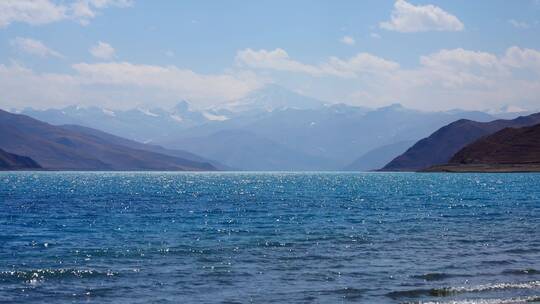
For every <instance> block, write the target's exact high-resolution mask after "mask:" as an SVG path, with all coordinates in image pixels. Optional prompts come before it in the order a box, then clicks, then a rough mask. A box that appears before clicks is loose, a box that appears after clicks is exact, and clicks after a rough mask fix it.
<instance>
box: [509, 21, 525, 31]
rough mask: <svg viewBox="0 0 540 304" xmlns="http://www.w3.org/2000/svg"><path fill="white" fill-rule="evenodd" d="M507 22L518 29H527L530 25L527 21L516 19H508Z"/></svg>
mask: <svg viewBox="0 0 540 304" xmlns="http://www.w3.org/2000/svg"><path fill="white" fill-rule="evenodd" d="M508 23H510V24H511V25H512V26H513V27H515V28H518V29H522V30H523V29H528V28H529V27H530V26H529V24H528V23H527V22H524V21H517V20H514V19H510V20H508Z"/></svg>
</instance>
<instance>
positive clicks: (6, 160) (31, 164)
mask: <svg viewBox="0 0 540 304" xmlns="http://www.w3.org/2000/svg"><path fill="white" fill-rule="evenodd" d="M40 168H41V166H40V165H39V164H38V163H37V162H35V161H34V160H33V159H31V158H30V157H26V156H21V155H17V154H13V153H8V152H6V151H4V150H2V149H0V170H30V169H40Z"/></svg>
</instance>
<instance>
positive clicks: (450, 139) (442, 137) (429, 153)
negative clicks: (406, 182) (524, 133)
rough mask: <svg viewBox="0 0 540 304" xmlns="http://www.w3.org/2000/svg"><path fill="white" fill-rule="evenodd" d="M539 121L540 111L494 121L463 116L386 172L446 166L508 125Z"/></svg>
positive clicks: (393, 161) (421, 141)
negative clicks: (470, 146) (458, 155)
mask: <svg viewBox="0 0 540 304" xmlns="http://www.w3.org/2000/svg"><path fill="white" fill-rule="evenodd" d="M538 123H540V113H536V114H531V115H528V116H520V117H518V118H515V119H511V120H505V119H498V120H494V121H490V122H479V121H472V120H467V119H460V120H457V121H455V122H453V123H451V124H449V125H447V126H444V127H442V128H440V129H439V130H437V131H435V132H434V133H433V134H431V135H430V136H428V137H426V138H424V139H422V140H420V141H418V142H417V143H416V144H414V145H413V146H412V147H411V148H410V149H408V150H407V151H406V152H405V153H403V154H401V155H399V156H398V157H396V158H395V159H393V160H392V161H391V162H389V163H388V164H387V165H386V166H384V167H383V168H382V171H417V170H423V169H427V168H430V167H432V166H437V165H443V164H446V163H448V162H449V161H450V160H451V159H452V157H453V156H454V155H455V154H456V153H457V152H458V151H460V150H461V149H463V148H464V147H466V146H467V145H469V144H471V143H474V142H475V141H476V140H478V139H480V138H482V137H484V136H488V135H491V134H493V133H496V132H498V131H500V130H502V129H504V128H509V127H512V128H519V127H526V126H531V125H534V124H538Z"/></svg>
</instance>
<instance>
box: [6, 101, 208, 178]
mask: <svg viewBox="0 0 540 304" xmlns="http://www.w3.org/2000/svg"><path fill="white" fill-rule="evenodd" d="M0 148H1V149H3V150H5V151H8V152H10V153H15V154H19V155H25V156H28V157H30V158H32V159H33V160H35V161H37V162H38V163H39V164H40V165H41V166H42V167H43V168H44V169H54V170H167V171H177V170H178V171H185V170H196V171H200V170H215V167H213V166H212V165H211V164H209V163H204V162H196V161H192V160H187V159H183V158H179V157H174V156H170V155H165V154H160V153H155V152H150V151H145V150H140V149H133V148H130V147H126V146H123V145H120V144H119V143H117V142H116V141H108V140H106V139H104V138H100V137H98V136H93V135H91V134H87V133H83V132H77V131H74V130H69V129H66V128H62V127H59V126H53V125H50V124H47V123H44V122H41V121H39V120H36V119H33V118H30V117H28V116H25V115H19V114H12V113H9V112H5V111H2V110H0Z"/></svg>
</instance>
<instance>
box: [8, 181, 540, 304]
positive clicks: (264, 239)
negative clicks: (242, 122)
mask: <svg viewBox="0 0 540 304" xmlns="http://www.w3.org/2000/svg"><path fill="white" fill-rule="evenodd" d="M535 300H536V301H540V175H539V174H417V173H242V172H240V173H162V172H152V173H129V172H123V173H120V172H119V173H105V172H97V173H90V172H86V173H84V172H83V173H81V172H67V173H66V172H17V173H11V172H5V173H0V302H1V303H40V302H43V303H73V302H77V303H78V302H86V303H250V302H253V303H430V302H433V303H525V302H527V301H535Z"/></svg>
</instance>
